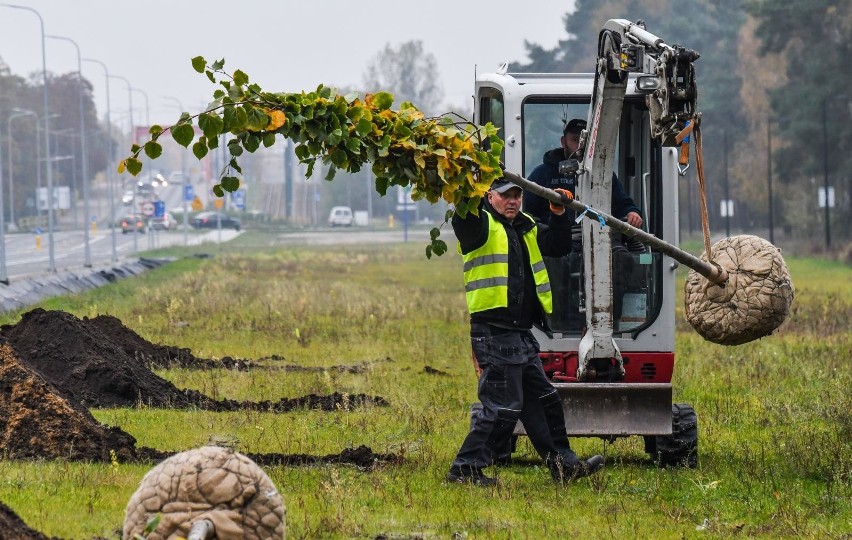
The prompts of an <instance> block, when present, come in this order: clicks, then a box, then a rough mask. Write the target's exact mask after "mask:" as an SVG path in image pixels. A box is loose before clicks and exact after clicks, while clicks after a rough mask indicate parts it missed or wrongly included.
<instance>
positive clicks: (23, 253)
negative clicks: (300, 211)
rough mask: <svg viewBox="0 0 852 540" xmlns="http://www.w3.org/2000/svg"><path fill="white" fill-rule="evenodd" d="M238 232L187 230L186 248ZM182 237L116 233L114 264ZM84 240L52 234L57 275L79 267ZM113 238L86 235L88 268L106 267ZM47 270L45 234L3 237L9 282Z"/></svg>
mask: <svg viewBox="0 0 852 540" xmlns="http://www.w3.org/2000/svg"><path fill="white" fill-rule="evenodd" d="M239 234H240V233H239V232H236V231H233V230H230V229H228V230H222V231H221V234H220V231H216V230H213V231H207V232H204V233H198V232H196V231H189V233H188V234H187V235H186V239H187V244H188V245H197V244H201V243H204V242H213V243H218V242H219V241H222V242H227V241H228V240H231V239H233V238H235V237H236V236H238V235H239ZM183 243H184V234H183V232H182V231H180V230H175V231H149V232H148V233H146V234H135V235H134V234H122V233H121V230H120V229H119V230H116V234H115V254H116V259H117V260H118V261H123V260H126V259H128V258H133V257H135V256H136V254H137V253H139V252H142V251H145V250H148V249H153V248H157V247H168V246H173V245H183ZM85 245H86V244H85V238H84V234H83V231H82V230H75V231H54V233H53V260H54V266H55V269H56V271H57V272H62V271H63V270H66V269H77V268H83V267H84V263H85ZM112 245H113V235H112V233H111V231H110V230H109V229H107V230H105V231H104V230H97V231H95V232H93V233H91V234H90V238H89V249H90V260H91V263H92V266H103V265H108V264H110V263H111V262H112V252H113V249H112ZM49 271H50V246H49V238H48V235H47V234H46V233H44V234H41V235H40V236H36V235H35V234H31V233H29V234H27V233H20V234H7V235H6V274H7V277H8V278H9V279H10V280H13V281H14V280H15V279H19V278H24V277H27V276H32V275H37V274H43V273H47V272H49Z"/></svg>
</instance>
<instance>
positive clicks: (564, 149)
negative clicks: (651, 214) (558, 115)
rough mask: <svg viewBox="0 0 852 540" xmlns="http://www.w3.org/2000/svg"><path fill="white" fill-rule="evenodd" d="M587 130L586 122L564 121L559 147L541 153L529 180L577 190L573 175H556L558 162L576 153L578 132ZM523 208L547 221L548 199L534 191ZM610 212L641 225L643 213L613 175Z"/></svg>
mask: <svg viewBox="0 0 852 540" xmlns="http://www.w3.org/2000/svg"><path fill="white" fill-rule="evenodd" d="M584 129H586V121H585V120H583V119H580V118H575V119H573V120H571V121H570V122H568V123H567V124H565V129H564V130H563V133H562V137H561V138H560V139H559V142H560V144H561V146H560V147H559V148H554V149H553V150H549V151H547V152H546V153H545V154H544V161H543V162H542V163H541V165H539V166H538V167H536V168H535V169H533V171H532V172H531V173H530V175H529V179H530V180H531V181H533V182H535V183H536V184H538V185H540V186H544V187H546V188H550V189H556V188H562V189H567V190H568V191H570V192H571V193H575V190H576V189H577V178H576V177H575V176H573V175H570V176H564V175H561V174H559V163H560V162H562V161H565V160H566V159H568V158H570V157H571V156H572V155H574V154H575V153H576V152H577V149H578V148H579V146H580V132H581V131H583V130H584ZM524 211H525V212H528V213H530V214H532V215H533V216H535V217H536V218H537V219H538V220H539V221H542V222H544V223H547V220H548V217H549V215H550V211H549V208H548V201H547V199H544V198H542V197H539V196H537V195H535V194H532V193H528V194H527V195H526V198H525V200H524ZM612 215H613V216H615V217H617V218H619V219H621V220H623V221H626V222H627V223H629V224H630V225H633V226H634V227H641V226H642V215H641V212H640V210H639V208H638V207H637V206H636V204H635V203H634V202H633V199H631V198H630V195H628V194H627V192H626V191H624V186H622V185H621V182H620V181H619V180H618V177H617V176H616V175H615V174H614V173H613V175H612Z"/></svg>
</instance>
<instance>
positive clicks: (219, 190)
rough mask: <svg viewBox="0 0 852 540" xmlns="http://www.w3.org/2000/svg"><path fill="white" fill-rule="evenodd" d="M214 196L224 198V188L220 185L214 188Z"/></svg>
mask: <svg viewBox="0 0 852 540" xmlns="http://www.w3.org/2000/svg"><path fill="white" fill-rule="evenodd" d="M213 195H216V196H217V197H224V196H225V192H224V191H222V186H220V185H219V184H216V185H215V186H213Z"/></svg>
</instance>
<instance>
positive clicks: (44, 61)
mask: <svg viewBox="0 0 852 540" xmlns="http://www.w3.org/2000/svg"><path fill="white" fill-rule="evenodd" d="M0 6H2V7H8V8H12V9H23V10H25V11H29V12H31V13H33V14H35V16H36V17H38V22H39V25H40V28H41V73H42V79H43V81H44V82H43V84H44V88H43V92H42V93H43V94H44V118H43V120H44V151H45V155H47V156H48V157H49V156H50V125H49V123H48V122H49V118H50V107H49V106H48V99H47V56H46V53H45V46H44V19H42V18H41V14H39V12H38V11H36V10H34V9H33V8H31V7H27V6H18V5H15V4H0ZM50 169H51V167H50V163H49V162H48V164H47V192H48V193H49V194H51V195H52V194H53V175H52V174H51V170H50ZM48 200H49V201H51V202H52V198H51V197H48ZM47 238H48V245H49V248H48V251H49V253H50V264H49V267H48V269H49V271H51V272H56V263H55V260H54V257H53V205H52V204H50V205H49V207H48V209H47Z"/></svg>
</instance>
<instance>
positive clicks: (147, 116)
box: [133, 88, 160, 249]
mask: <svg viewBox="0 0 852 540" xmlns="http://www.w3.org/2000/svg"><path fill="white" fill-rule="evenodd" d="M133 91H134V92H139V93H140V94H142V97H144V98H145V127H146V128H147V129H149V130H150V129H151V115H150V109H149V108H148V92H146V91H144V90H140V89H139V88H134V89H133ZM133 142H134V143H138V142H139V141H137V140H136V133H135V132H134V133H133ZM146 161H148V165H149V167H148V170H149V172H150V170H151V169H150V165H151V160H150V159H146ZM155 198H156V199H158V200H159V198H160V196H159V194H157V193H156V192H155ZM159 234H160V233H159V231H157V232H156V233H155V232H154V230H153V229H151V228H150V227H149V229H148V249H153V248H154V237H155V236H157V237H159V236H158V235H159Z"/></svg>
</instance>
